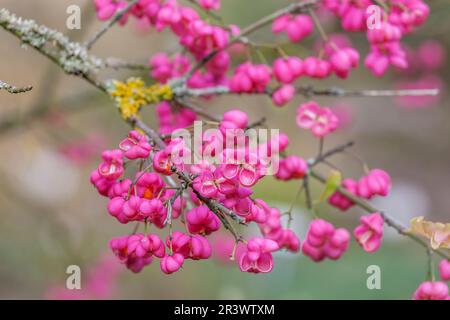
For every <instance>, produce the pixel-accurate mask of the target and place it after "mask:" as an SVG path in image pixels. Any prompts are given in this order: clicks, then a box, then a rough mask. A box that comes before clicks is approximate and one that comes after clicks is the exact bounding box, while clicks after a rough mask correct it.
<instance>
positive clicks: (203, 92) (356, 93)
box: [173, 86, 439, 98]
mask: <svg viewBox="0 0 450 320" xmlns="http://www.w3.org/2000/svg"><path fill="white" fill-rule="evenodd" d="M173 91H174V94H175V95H177V96H191V97H203V96H208V95H212V94H215V95H242V94H245V93H235V92H232V91H230V89H229V88H228V87H226V86H217V87H209V88H204V89H190V88H187V87H178V88H174V90H173ZM273 91H274V90H267V91H265V92H259V93H254V92H252V93H251V94H252V95H254V94H262V95H268V96H271V95H272V94H273ZM296 92H297V94H299V95H303V96H305V97H310V96H331V97H375V98H376V97H396V96H436V95H438V94H439V89H408V90H345V89H342V88H338V87H332V88H326V89H316V88H314V87H313V86H301V87H298V88H296Z"/></svg>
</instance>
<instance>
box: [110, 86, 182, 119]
mask: <svg viewBox="0 0 450 320" xmlns="http://www.w3.org/2000/svg"><path fill="white" fill-rule="evenodd" d="M109 94H110V95H111V97H113V98H114V99H115V101H116V103H117V106H118V108H119V111H120V113H121V115H122V117H123V118H124V119H125V120H127V119H129V118H131V117H133V116H136V115H137V114H138V112H139V111H140V109H141V108H142V107H143V106H145V105H147V104H153V103H159V102H161V101H168V100H171V99H172V98H173V92H172V89H171V88H170V86H168V85H160V84H155V85H152V86H149V87H147V86H146V84H145V82H144V81H142V79H139V78H129V79H128V80H127V81H126V82H121V81H113V82H112V88H111V89H110V90H109Z"/></svg>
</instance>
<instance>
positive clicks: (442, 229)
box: [408, 217, 450, 249]
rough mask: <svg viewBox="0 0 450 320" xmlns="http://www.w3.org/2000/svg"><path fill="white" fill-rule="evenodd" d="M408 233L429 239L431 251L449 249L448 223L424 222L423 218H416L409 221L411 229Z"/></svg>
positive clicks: (449, 233) (449, 232)
mask: <svg viewBox="0 0 450 320" xmlns="http://www.w3.org/2000/svg"><path fill="white" fill-rule="evenodd" d="M408 231H409V232H413V233H416V234H419V235H421V236H424V237H426V238H428V239H430V244H431V247H432V248H433V249H439V248H447V249H450V223H441V222H432V221H426V220H424V217H416V218H413V219H412V220H411V229H410V230H408Z"/></svg>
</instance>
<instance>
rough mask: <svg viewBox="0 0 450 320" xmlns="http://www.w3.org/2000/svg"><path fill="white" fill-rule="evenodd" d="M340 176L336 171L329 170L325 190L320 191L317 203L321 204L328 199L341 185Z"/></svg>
mask: <svg viewBox="0 0 450 320" xmlns="http://www.w3.org/2000/svg"><path fill="white" fill-rule="evenodd" d="M341 182H342V174H341V172H339V171H337V170H331V172H330V174H329V175H328V177H327V181H326V182H325V189H324V190H323V191H322V194H321V195H320V198H319V201H318V202H323V201H325V200H326V199H328V198H329V197H330V196H331V195H332V194H333V193H334V192H335V191H336V189H337V188H338V187H339V186H340V185H341Z"/></svg>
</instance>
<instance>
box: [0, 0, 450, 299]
mask: <svg viewBox="0 0 450 320" xmlns="http://www.w3.org/2000/svg"><path fill="white" fill-rule="evenodd" d="M179 1H180V2H183V0H179ZM88 2H89V3H88ZM284 3H287V1H273V0H222V7H223V9H222V10H221V14H223V17H224V21H225V22H226V23H235V24H238V25H239V26H245V25H247V24H248V23H250V22H252V21H254V20H256V19H258V18H259V17H261V16H264V15H266V14H268V13H270V12H272V11H274V10H275V8H279V7H281V6H282V5H283V4H284ZM71 4H78V5H80V6H81V7H83V8H87V5H89V10H90V11H83V16H82V20H83V25H82V30H80V31H75V32H71V33H72V36H73V37H75V38H76V39H78V40H86V39H88V38H89V35H91V34H93V32H95V30H97V29H98V28H99V27H100V25H101V24H100V22H98V21H94V22H90V21H92V19H91V18H90V17H89V16H90V15H92V12H93V5H92V4H91V1H82V0H60V1H54V0H38V1H29V0H0V7H5V8H7V9H9V10H10V11H12V12H14V13H16V14H18V15H21V16H24V17H28V18H33V19H36V20H37V21H38V22H40V23H43V24H46V25H48V26H50V27H54V28H57V29H59V30H64V32H66V31H67V30H66V29H65V20H66V17H67V14H66V8H67V6H69V5H71ZM431 7H432V13H431V17H430V20H429V21H428V23H427V24H426V25H425V26H424V27H422V28H421V29H420V30H418V31H417V32H415V33H414V34H412V35H408V36H407V37H406V39H405V43H406V44H408V45H409V46H411V47H413V48H414V47H416V46H418V45H419V44H420V43H421V42H422V41H424V40H426V39H434V40H437V41H439V42H440V43H441V44H442V45H443V46H444V48H446V49H447V50H448V49H450V48H449V47H450V43H449V39H450V38H449V37H448V32H449V31H450V21H449V19H448V18H447V16H448V14H449V12H450V4H449V2H448V1H447V0H435V1H432V3H431ZM89 12H91V13H89ZM326 29H327V31H329V32H330V33H331V32H336V31H339V26H338V25H337V24H335V23H330V24H327V25H326ZM267 30H268V29H267V28H266V29H265V30H262V31H261V32H258V33H256V34H255V35H254V38H255V39H257V40H259V41H268V40H270V39H271V38H270V33H269V32H268V31H267ZM313 38H317V34H315V36H314V37H313ZM351 38H352V40H353V41H354V44H355V45H356V47H358V48H359V49H360V50H361V51H362V52H363V53H367V51H368V48H367V43H366V41H365V39H364V36H363V35H351ZM0 43H1V45H0V57H2V58H1V59H0V79H2V80H4V81H8V82H10V83H13V84H17V85H20V84H23V85H25V84H32V85H33V86H34V90H33V91H32V92H30V93H28V94H22V95H14V96H12V95H8V94H7V93H4V92H0V122H5V121H7V120H11V121H10V122H11V123H12V124H11V125H10V126H2V127H1V129H0V152H1V155H2V160H3V161H1V162H0V298H4V299H12V298H27V299H28V298H44V297H46V294H47V293H48V290H49V288H51V287H52V286H64V284H65V281H66V276H67V275H66V273H65V271H66V268H67V266H68V265H71V264H76V265H79V266H80V267H81V268H82V272H83V273H82V274H83V275H85V274H87V273H88V270H90V268H92V267H93V266H95V264H96V263H97V261H98V260H99V257H100V256H102V255H103V254H104V253H105V252H107V251H108V247H107V243H108V241H109V239H110V238H112V237H114V236H118V235H123V234H127V233H129V232H130V231H131V228H132V226H128V225H127V226H123V225H119V224H118V223H117V222H116V221H115V220H114V219H112V218H111V217H110V216H109V215H108V213H107V211H106V200H105V199H103V198H101V197H99V196H98V195H97V193H96V192H95V191H94V190H93V188H92V187H91V185H90V184H89V173H90V171H91V170H92V169H93V168H95V166H96V165H97V162H98V158H99V157H98V156H97V157H95V158H94V159H92V161H90V162H89V163H87V164H84V165H82V166H80V165H74V164H73V163H71V162H70V161H68V160H67V159H66V158H65V157H64V156H62V155H61V153H60V152H59V151H58V150H59V148H60V147H61V146H63V145H65V144H67V143H70V142H72V141H77V139H82V138H83V137H86V136H89V134H97V135H100V136H102V137H103V139H104V140H105V141H104V146H105V147H106V148H113V147H114V146H116V144H117V143H118V141H120V139H121V138H122V137H123V136H124V135H126V133H127V131H128V129H129V128H128V127H127V126H126V125H125V124H124V123H123V122H122V121H121V119H120V117H119V116H118V115H117V113H116V112H115V110H114V109H113V106H112V102H111V101H110V100H109V99H108V98H107V97H105V96H102V95H101V94H99V93H97V92H96V91H95V90H94V89H92V88H91V87H89V85H87V84H86V83H84V82H83V81H81V80H79V79H76V78H72V77H68V76H65V75H63V74H62V73H61V71H60V70H59V69H58V68H57V67H55V66H53V65H51V64H50V63H49V62H48V61H47V60H46V59H45V58H44V57H41V56H40V55H39V54H37V53H36V52H34V51H33V50H31V49H28V50H22V49H21V48H20V46H19V43H18V41H17V39H15V38H14V37H12V36H11V35H9V34H7V33H5V32H4V31H3V30H1V31H0ZM312 43H313V41H312V39H308V40H306V41H304V42H303V43H302V46H301V47H298V46H292V47H289V48H287V50H288V52H289V53H290V54H297V55H300V56H302V57H303V56H305V55H306V54H307V53H308V49H307V48H311V47H312ZM177 48H178V47H177V43H176V40H175V38H173V37H172V36H170V35H169V33H168V32H163V33H162V34H156V33H155V32H154V31H150V32H146V33H142V32H140V31H138V30H137V29H136V28H135V27H134V26H133V23H130V24H128V25H127V27H125V28H120V27H115V28H114V29H113V30H111V31H110V32H109V33H108V34H107V35H106V36H105V37H104V38H102V39H101V41H99V42H98V43H97V44H96V46H95V47H94V50H93V51H94V53H95V54H97V55H98V56H100V57H111V56H112V57H120V58H122V59H125V60H129V61H133V62H139V63H146V61H147V60H148V58H149V57H150V56H151V55H152V54H154V53H156V52H159V51H168V52H174V51H176V50H177ZM266 54H267V58H268V59H271V57H270V55H269V53H266ZM449 66H450V65H449V63H447V64H446V66H445V68H443V69H442V70H441V71H440V74H439V76H440V77H441V78H442V79H443V81H444V83H445V85H444V88H443V90H442V93H441V96H440V101H439V102H438V103H435V104H434V105H430V106H429V107H427V108H421V109H417V110H411V109H407V108H400V107H398V106H397V105H396V104H395V103H394V101H393V99H389V98H376V99H374V98H365V99H364V98H350V99H336V98H318V99H317V101H318V102H319V103H321V104H323V105H330V106H339V105H344V106H345V107H346V110H348V112H349V113H350V114H351V117H352V123H351V124H350V125H349V126H347V127H346V128H344V129H342V130H339V131H338V132H337V133H336V134H334V135H333V136H332V137H331V138H330V139H327V141H326V148H327V147H332V146H334V145H337V144H339V143H344V142H347V141H349V140H354V141H356V146H355V148H354V150H353V151H352V152H353V153H355V154H358V155H359V156H360V157H361V158H363V159H365V161H366V162H367V163H368V164H369V165H370V167H372V168H376V167H380V168H383V169H385V170H387V171H388V172H389V173H390V174H391V175H392V177H393V183H394V186H393V190H392V194H391V196H390V197H388V198H386V199H377V200H376V201H375V202H376V204H377V205H378V206H380V207H381V208H382V209H384V210H385V211H386V212H388V213H389V214H391V215H392V216H394V217H395V218H396V219H398V220H399V221H402V222H403V223H405V224H407V223H408V221H409V219H410V218H412V217H414V216H419V215H425V216H427V218H428V219H432V220H439V221H447V222H448V221H449V220H450V219H449V216H450V215H449V212H450V209H449V208H450V197H449V194H450V183H449V178H450V175H449V173H450V172H449V165H450V148H449V141H450V121H449V119H450V118H449V115H450V111H449V108H448V107H449V103H448V96H447V89H448V78H449V76H448V74H449V72H448V71H449ZM132 74H133V75H140V76H144V77H146V76H148V75H146V74H144V73H140V72H135V73H132ZM127 75H131V73H129V72H115V71H114V72H110V73H106V74H105V75H104V76H105V78H107V77H112V76H114V77H116V78H119V79H124V78H125V77H126V76H127ZM410 77H414V75H411V76H410ZM398 78H399V76H398V75H397V74H395V73H393V72H388V73H387V74H386V75H385V76H384V77H383V78H381V79H375V78H374V77H373V76H372V75H371V74H370V73H369V71H367V70H366V69H364V68H362V67H360V68H359V69H358V70H357V71H355V72H354V73H353V74H352V76H351V77H350V78H349V79H348V80H347V81H342V80H338V79H336V78H331V79H329V80H327V81H321V82H319V83H318V82H310V81H305V83H308V84H309V83H311V84H315V85H317V86H318V87H320V88H325V87H330V86H339V87H343V88H346V89H389V88H392V87H393V86H394V83H395V81H396V80H398ZM302 101H305V99H304V98H302V97H298V98H297V99H296V100H295V102H294V103H292V104H291V105H288V106H286V107H284V108H282V109H278V108H275V107H274V106H273V105H272V103H271V101H270V100H269V99H267V98H264V97H258V98H254V97H221V98H218V99H217V100H215V101H207V102H202V105H203V106H204V107H205V108H208V110H209V111H210V112H215V113H219V112H220V111H223V110H226V109H230V108H234V107H238V108H242V109H244V110H246V111H248V112H249V114H250V115H251V116H252V118H253V119H255V120H256V119H259V118H260V117H261V116H262V115H265V116H267V118H268V119H269V120H268V125H269V126H270V127H272V128H280V129H281V130H282V131H284V132H286V133H288V134H289V135H290V137H291V144H290V147H289V153H292V154H297V155H302V156H305V157H311V156H314V154H315V152H316V150H317V141H316V140H314V139H313V138H312V137H311V135H310V133H309V132H305V131H301V130H299V129H298V128H297V127H296V125H295V122H294V121H293V117H294V115H295V110H296V106H297V105H298V104H299V103H300V102H302ZM32 108H38V110H41V111H42V110H44V111H43V112H38V114H39V116H38V117H34V118H33V119H31V120H30V119H28V118H27V117H26V116H25V115H27V112H28V111H29V110H31V109H32ZM49 110H50V112H48V111H49ZM61 110H69V111H68V112H65V111H64V112H61ZM44 113H45V116H40V115H41V114H42V115H43V114H44ZM145 119H146V120H147V121H148V122H150V123H153V124H154V123H155V121H154V117H153V110H148V111H146V113H145ZM333 163H334V164H335V165H336V166H338V167H339V168H340V169H342V170H343V172H344V173H345V176H348V177H353V178H357V177H359V176H360V175H361V174H362V172H363V171H362V169H361V166H360V164H359V163H358V161H356V160H355V159H353V158H351V157H348V156H344V155H340V156H337V157H336V159H333ZM324 169H326V168H324ZM324 172H325V171H324ZM297 187H298V182H292V183H280V182H276V181H274V180H273V179H265V180H264V181H263V182H262V183H261V184H258V187H257V188H256V195H257V196H258V197H261V198H262V199H265V200H266V201H267V202H268V203H269V204H271V205H272V206H278V207H280V208H281V209H284V210H286V209H287V208H288V207H289V205H290V203H291V201H292V200H293V198H294V195H295V193H296V191H297ZM320 192H321V187H320V186H319V185H316V184H313V193H314V195H315V197H318V196H319V195H320ZM303 207H304V204H303V202H302V201H299V202H298V204H297V205H296V209H295V212H296V215H295V219H296V220H295V222H294V229H295V231H296V232H297V233H298V234H299V235H300V237H301V239H303V238H304V235H305V231H306V227H307V224H308V221H309V220H310V219H311V215H310V214H309V213H307V212H306V211H304V209H303ZM319 213H320V214H321V215H323V216H325V217H327V218H329V219H330V220H332V221H333V222H335V223H336V224H337V225H340V226H347V227H349V228H353V227H355V226H356V225H357V223H358V214H360V213H361V212H360V211H358V210H356V209H355V210H351V211H349V212H347V213H341V212H338V211H337V210H335V209H331V208H329V207H328V206H327V205H326V204H324V205H320V206H319ZM370 265H378V266H380V268H381V272H382V273H381V285H382V289H381V290H368V289H367V287H366V279H367V277H368V275H367V273H366V269H367V267H368V266H370ZM426 272H427V265H426V254H425V251H424V250H423V249H422V248H421V247H419V246H417V245H416V244H415V243H413V242H411V241H408V240H405V239H402V238H401V237H399V236H397V235H396V234H395V232H391V231H389V230H387V229H386V236H385V239H384V244H383V246H382V248H381V249H380V250H379V251H378V252H377V253H376V254H373V255H368V254H366V253H364V252H363V251H362V249H361V248H359V246H357V245H356V244H355V243H354V241H353V243H352V246H351V249H350V250H349V252H347V253H346V254H345V255H344V257H343V258H342V259H340V260H339V261H336V262H333V261H326V262H323V263H320V264H315V263H313V262H311V261H310V260H309V259H307V258H305V257H303V256H301V255H300V254H298V255H290V254H284V253H283V254H277V255H276V258H275V269H274V271H273V272H272V273H271V274H268V275H252V274H244V273H241V272H240V271H239V270H238V268H237V267H236V266H234V265H232V266H231V265H230V266H224V265H222V264H220V263H219V262H216V261H201V262H188V263H186V264H185V266H184V268H183V270H182V271H181V272H179V273H177V274H175V275H172V276H166V275H164V274H162V273H161V272H160V270H159V265H158V263H153V264H152V265H151V266H149V267H147V268H146V269H144V271H143V272H142V273H140V274H138V275H135V274H132V273H130V272H128V271H126V270H124V271H123V272H121V273H120V275H119V277H118V279H117V283H116V288H115V290H114V292H112V293H111V296H110V297H112V298H124V299H129V298H137V299H169V298H172V299H199V298H202V299H219V298H224V299H409V298H410V297H411V295H412V293H413V291H414V290H415V288H416V287H417V286H418V284H419V283H420V282H421V281H423V280H424V278H425V276H426ZM83 279H85V277H84V278H83Z"/></svg>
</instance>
